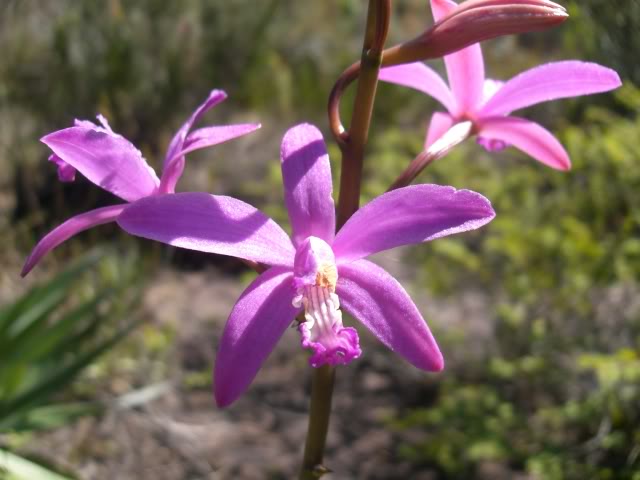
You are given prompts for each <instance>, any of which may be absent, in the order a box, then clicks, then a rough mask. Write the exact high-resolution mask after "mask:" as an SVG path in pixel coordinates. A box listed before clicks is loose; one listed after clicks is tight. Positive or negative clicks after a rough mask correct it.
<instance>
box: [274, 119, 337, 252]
mask: <svg viewBox="0 0 640 480" xmlns="http://www.w3.org/2000/svg"><path fill="white" fill-rule="evenodd" d="M280 160H281V167H282V181H283V184H284V201H285V204H286V206H287V210H288V212H289V220H290V221H291V229H292V238H293V243H294V245H296V246H298V245H300V244H301V243H302V242H303V241H304V240H305V239H306V238H307V237H310V236H314V237H318V238H321V239H322V240H324V241H325V242H328V243H331V242H332V241H333V237H334V232H335V205H334V202H333V181H332V178H331V166H330V164H329V155H328V154H327V147H326V145H325V143H324V139H323V137H322V133H321V132H320V130H318V129H317V128H316V127H315V126H313V125H310V124H307V123H303V124H300V125H297V126H295V127H293V128H290V129H289V130H288V131H287V133H286V134H285V136H284V138H283V139H282V146H281V149H280Z"/></svg>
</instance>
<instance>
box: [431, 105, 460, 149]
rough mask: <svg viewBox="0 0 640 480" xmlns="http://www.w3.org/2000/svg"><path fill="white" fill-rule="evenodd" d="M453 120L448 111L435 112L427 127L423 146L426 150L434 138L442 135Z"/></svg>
mask: <svg viewBox="0 0 640 480" xmlns="http://www.w3.org/2000/svg"><path fill="white" fill-rule="evenodd" d="M453 123H454V120H453V118H452V117H451V115H449V114H448V113H442V112H435V113H434V114H433V115H432V117H431V123H429V128H428V129H427V138H426V140H425V142H424V148H425V150H427V149H428V148H429V147H430V146H431V145H433V144H434V142H435V141H436V140H438V139H439V138H440V137H442V136H443V135H444V134H445V133H447V131H448V130H449V129H450V128H451V127H452V126H453Z"/></svg>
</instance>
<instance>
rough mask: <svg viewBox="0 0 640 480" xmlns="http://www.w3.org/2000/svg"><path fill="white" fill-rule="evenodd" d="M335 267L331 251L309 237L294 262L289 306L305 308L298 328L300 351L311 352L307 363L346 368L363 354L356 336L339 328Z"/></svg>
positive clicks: (350, 329) (345, 328) (340, 315)
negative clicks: (292, 293)
mask: <svg viewBox="0 0 640 480" xmlns="http://www.w3.org/2000/svg"><path fill="white" fill-rule="evenodd" d="M337 283H338V267H337V266H336V263H335V256H334V254H333V250H332V249H331V247H330V246H329V245H328V244H327V243H326V242H325V241H324V240H322V239H320V238H317V237H308V238H307V239H306V240H305V241H304V242H302V244H301V245H300V246H299V247H298V249H297V251H296V258H295V262H294V286H295V288H296V291H297V295H296V296H295V297H294V299H293V301H292V304H293V306H294V307H297V308H300V307H303V308H304V322H301V323H300V325H299V326H298V331H299V332H300V335H301V336H302V339H301V345H302V347H303V348H306V349H310V350H312V351H313V354H312V356H311V358H310V359H309V363H310V364H311V366H312V367H320V366H322V365H327V364H328V365H345V364H347V363H350V362H351V361H352V360H354V359H356V358H358V357H359V356H360V355H361V354H362V350H361V349H360V344H359V339H358V333H357V332H356V330H355V329H354V328H352V327H344V326H343V324H342V312H341V311H340V299H339V298H338V295H336V293H335V291H336V285H337Z"/></svg>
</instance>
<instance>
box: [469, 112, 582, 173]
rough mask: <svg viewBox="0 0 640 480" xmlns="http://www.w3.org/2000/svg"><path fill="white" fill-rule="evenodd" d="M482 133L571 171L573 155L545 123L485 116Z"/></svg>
mask: <svg viewBox="0 0 640 480" xmlns="http://www.w3.org/2000/svg"><path fill="white" fill-rule="evenodd" d="M478 135H479V136H481V137H482V138H483V139H485V141H486V140H494V141H495V140H500V141H502V142H505V143H507V144H508V145H513V146H514V147H516V148H518V149H519V150H522V151H523V152H525V153H526V154H528V155H530V156H532V157H533V158H535V159H536V160H538V161H539V162H542V163H544V164H545V165H547V166H549V167H551V168H555V169H556V170H569V169H570V168H571V161H570V160H569V154H568V153H567V151H566V150H565V149H564V147H563V146H562V145H561V144H560V142H559V141H558V139H557V138H556V137H554V136H553V134H552V133H551V132H549V131H548V130H547V129H545V128H544V127H542V126H541V125H539V124H537V123H534V122H530V121H529V120H525V119H524V118H519V117H490V118H483V119H482V121H481V123H480V124H479V132H478Z"/></svg>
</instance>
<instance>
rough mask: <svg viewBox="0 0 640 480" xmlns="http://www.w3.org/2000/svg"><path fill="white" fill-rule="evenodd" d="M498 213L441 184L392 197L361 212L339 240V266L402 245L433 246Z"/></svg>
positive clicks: (406, 189)
mask: <svg viewBox="0 0 640 480" xmlns="http://www.w3.org/2000/svg"><path fill="white" fill-rule="evenodd" d="M494 216H495V212H494V211H493V208H491V203H490V202H489V200H487V199H486V198H485V197H483V196H482V195H480V194H479V193H476V192H472V191H470V190H456V189H455V188H453V187H443V186H440V185H412V186H409V187H404V188H399V189H397V190H393V191H391V192H387V193H385V194H383V195H381V196H379V197H377V198H376V199H375V200H373V201H372V202H370V203H368V204H367V205H365V206H364V207H362V208H361V209H360V210H358V211H357V212H356V213H355V214H354V215H353V216H352V217H351V218H350V219H349V220H348V221H347V223H346V224H345V226H344V227H342V229H341V230H340V231H339V232H338V234H337V235H336V239H335V241H334V243H333V251H334V253H335V255H336V261H337V263H338V264H344V263H347V262H350V261H353V260H358V259H360V258H364V257H366V256H368V255H371V254H373V253H376V252H381V251H383V250H388V249H390V248H393V247H398V246H400V245H409V244H413V243H420V242H428V241H430V240H434V239H436V238H440V237H445V236H447V235H452V234H455V233H460V232H466V231H469V230H475V229H476V228H479V227H481V226H483V225H485V224H486V223H489V222H490V221H491V220H492V219H493V217H494Z"/></svg>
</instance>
